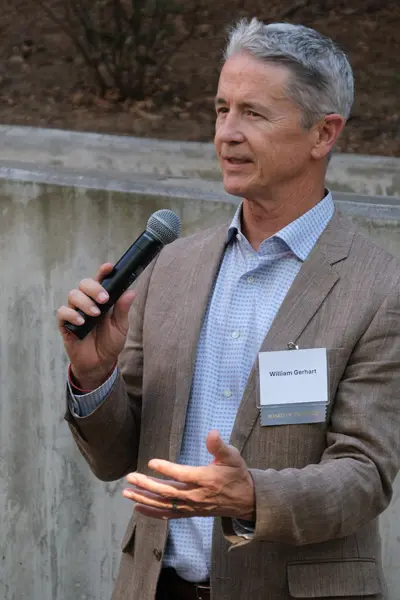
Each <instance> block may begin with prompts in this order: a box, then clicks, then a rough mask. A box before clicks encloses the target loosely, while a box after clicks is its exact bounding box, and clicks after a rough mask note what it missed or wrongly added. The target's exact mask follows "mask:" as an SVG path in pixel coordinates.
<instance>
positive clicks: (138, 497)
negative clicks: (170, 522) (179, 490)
mask: <svg viewBox="0 0 400 600" xmlns="http://www.w3.org/2000/svg"><path fill="white" fill-rule="evenodd" d="M123 496H124V497H125V498H129V500H133V501H134V502H138V503H139V504H143V505H145V506H151V507H152V508H159V509H161V510H168V511H169V510H172V501H171V500H166V499H165V498H162V497H161V496H158V495H157V494H152V493H150V492H146V491H144V490H139V489H135V488H129V489H125V490H124V491H123ZM175 510H179V511H180V512H184V513H186V514H187V515H189V514H193V512H194V511H195V509H194V506H193V505H190V504H188V503H184V502H182V501H180V502H179V501H178V502H177V508H176V509H175Z"/></svg>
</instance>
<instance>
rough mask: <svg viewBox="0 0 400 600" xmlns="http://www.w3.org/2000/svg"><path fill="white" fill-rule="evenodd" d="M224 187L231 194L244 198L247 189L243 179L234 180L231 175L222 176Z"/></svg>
mask: <svg viewBox="0 0 400 600" xmlns="http://www.w3.org/2000/svg"><path fill="white" fill-rule="evenodd" d="M224 189H225V191H226V192H227V193H228V194H231V195H232V196H240V197H241V198H244V197H245V196H246V192H247V190H248V186H247V185H245V184H244V182H243V181H238V180H236V181H235V180H234V179H233V178H231V177H224Z"/></svg>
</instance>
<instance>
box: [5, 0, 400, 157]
mask: <svg viewBox="0 0 400 600" xmlns="http://www.w3.org/2000/svg"><path fill="white" fill-rule="evenodd" d="M63 1H65V0H48V2H47V4H48V5H50V6H53V5H56V3H61V2H63ZM1 4H3V7H2V10H1V16H0V122H1V123H2V124H18V125H31V126H38V127H51V128H61V129H72V130H81V131H83V130H84V131H93V132H102V133H116V134H127V135H137V136H143V137H158V138H170V139H177V140H191V141H209V140H211V139H212V136H213V127H214V111H213V95H214V93H215V90H216V84H217V80H218V71H219V68H220V64H221V62H220V60H221V48H222V46H223V42H224V38H225V33H226V28H227V26H228V25H229V24H231V23H232V22H233V21H235V20H236V19H237V18H239V17H242V16H257V17H259V18H261V19H263V20H266V21H267V20H268V21H270V20H279V19H280V17H281V15H282V14H283V13H284V12H285V10H286V9H287V8H288V7H292V6H293V5H294V4H296V6H299V8H298V10H297V11H296V12H294V14H293V15H292V16H291V18H288V19H287V20H289V21H291V22H295V23H302V24H304V25H308V26H311V27H315V28H316V29H318V30H319V31H321V32H322V33H325V34H327V35H330V36H331V37H333V38H334V39H335V40H336V41H337V42H338V43H340V44H341V46H342V47H343V48H344V49H345V50H346V51H347V52H348V54H349V57H350V60H351V62H352V65H353V67H354V71H355V75H356V103H355V106H354V110H353V113H352V116H351V119H350V121H349V123H348V125H347V128H346V130H345V133H344V134H343V136H342V138H341V141H340V143H339V146H338V150H339V151H342V152H350V153H360V154H380V155H385V156H400V62H399V56H400V33H399V30H400V0H311V1H309V2H306V1H304V2H302V1H297V2H294V0H281V1H280V2H278V0H271V2H265V1H261V0H242V1H240V0H231V1H229V2H227V1H225V0H220V1H219V2H212V1H211V0H209V2H208V4H209V6H207V10H205V11H204V12H203V13H202V15H201V19H200V21H201V27H200V29H199V33H198V34H197V35H196V36H195V37H194V38H192V39H191V40H189V41H188V42H187V43H186V44H184V45H183V46H182V47H181V48H180V50H179V52H178V53H177V54H176V56H175V57H174V59H173V61H172V62H171V64H170V65H169V67H167V68H166V69H165V71H164V73H163V81H164V83H165V82H167V83H168V85H167V86H165V85H164V86H161V87H162V88H163V87H165V88H167V89H168V92H165V93H164V92H162V91H161V87H160V93H159V94H156V95H155V96H154V97H152V98H148V99H146V100H145V101H142V102H139V103H135V102H130V101H124V102H120V101H117V100H116V99H113V98H108V99H107V100H104V98H101V97H99V95H98V94H97V93H96V86H95V85H94V81H93V79H92V77H91V74H90V72H89V71H88V69H87V67H86V66H85V64H84V61H83V60H82V58H81V57H80V56H79V54H78V53H77V52H76V50H75V48H74V46H73V45H72V44H71V42H70V40H69V39H68V37H67V36H66V35H65V34H64V33H63V32H62V31H61V30H60V28H59V27H58V26H57V25H55V24H54V23H53V22H52V21H51V20H50V19H49V18H48V16H47V15H45V14H44V13H43V12H42V10H41V9H40V8H39V7H38V5H37V4H36V3H35V0H1ZM1 4H0V7H1ZM161 83H163V82H161Z"/></svg>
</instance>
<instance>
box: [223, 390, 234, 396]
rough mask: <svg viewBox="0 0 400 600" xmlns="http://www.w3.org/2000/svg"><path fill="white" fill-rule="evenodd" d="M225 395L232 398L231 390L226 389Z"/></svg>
mask: <svg viewBox="0 0 400 600" xmlns="http://www.w3.org/2000/svg"><path fill="white" fill-rule="evenodd" d="M224 396H225V398H230V397H231V396H232V392H231V390H225V391H224Z"/></svg>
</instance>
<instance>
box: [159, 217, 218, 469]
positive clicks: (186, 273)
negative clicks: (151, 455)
mask: <svg viewBox="0 0 400 600" xmlns="http://www.w3.org/2000/svg"><path fill="white" fill-rule="evenodd" d="M227 233H228V225H223V226H220V227H218V228H216V229H214V230H212V231H211V232H210V233H209V235H207V236H206V237H204V238H203V239H202V241H201V243H200V244H199V245H198V248H196V249H194V251H192V252H191V253H190V256H188V259H187V260H186V261H185V262H184V264H183V263H182V265H180V266H182V270H181V272H180V274H179V277H180V280H181V281H184V282H185V284H186V287H185V289H184V290H183V291H182V293H181V294H180V296H179V309H180V310H181V314H180V321H179V325H178V329H177V331H176V335H177V336H178V350H177V356H176V393H175V406H174V412H173V417H172V427H171V436H170V447H169V456H170V460H171V461H173V462H175V461H176V460H177V459H178V456H179V452H180V448H181V442H182V436H183V430H184V427H185V420H186V410H187V405H188V400H189V396H190V388H191V384H192V377H193V370H194V364H195V359H196V353H197V344H198V339H199V336H200V331H201V326H202V323H203V317H204V313H205V310H206V308H207V303H208V298H209V295H210V293H211V292H212V288H213V284H214V280H215V278H216V276H217V273H218V269H219V266H220V264H221V260H222V258H223V254H224V251H225V246H226V238H227Z"/></svg>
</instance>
